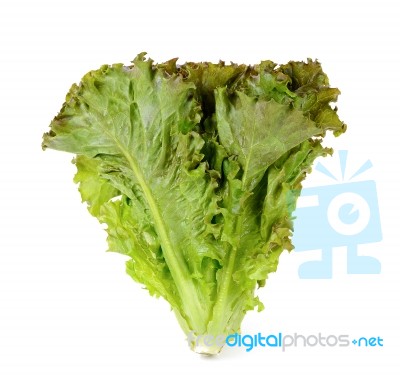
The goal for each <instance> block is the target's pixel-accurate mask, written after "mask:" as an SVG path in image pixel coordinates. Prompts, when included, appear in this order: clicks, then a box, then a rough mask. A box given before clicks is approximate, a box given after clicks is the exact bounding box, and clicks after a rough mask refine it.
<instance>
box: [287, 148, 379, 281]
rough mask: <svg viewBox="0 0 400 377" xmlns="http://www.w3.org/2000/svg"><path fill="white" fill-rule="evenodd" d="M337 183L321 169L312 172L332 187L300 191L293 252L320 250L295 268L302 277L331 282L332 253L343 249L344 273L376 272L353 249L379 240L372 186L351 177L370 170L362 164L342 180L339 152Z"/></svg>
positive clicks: (374, 264)
mask: <svg viewBox="0 0 400 377" xmlns="http://www.w3.org/2000/svg"><path fill="white" fill-rule="evenodd" d="M339 160H340V166H341V173H342V179H341V180H339V179H337V178H336V177H335V176H334V175H333V174H332V173H331V172H330V171H329V170H328V169H327V168H326V167H325V166H324V165H322V164H321V163H318V164H317V165H316V167H315V169H316V170H317V171H319V172H321V173H323V174H324V175H326V176H328V177H330V178H332V179H334V180H335V181H336V183H335V184H332V185H326V186H318V187H311V188H305V189H303V190H302V192H301V196H300V198H299V200H298V204H297V208H296V211H295V213H294V217H295V220H294V235H293V244H294V246H295V251H297V252H302V251H309V250H321V259H320V260H316V261H308V262H305V263H303V264H301V265H300V266H299V277H300V278H303V279H329V278H332V258H333V253H332V249H333V248H335V247H343V246H344V247H346V249H347V273H348V274H379V273H380V271H381V264H380V262H379V261H378V260H377V259H376V258H374V257H371V256H364V255H363V256H361V255H359V251H358V246H359V245H361V244H367V243H374V242H379V241H381V240H382V231H381V223H380V216H379V207H378V196H377V191H376V184H375V182H374V181H372V180H367V181H358V182H352V179H353V178H355V177H357V176H359V175H360V174H362V173H364V172H365V171H366V170H368V169H370V168H371V167H372V163H371V161H370V160H368V161H366V162H365V163H364V164H363V165H362V166H361V167H360V168H359V169H358V170H357V171H356V172H355V173H354V174H353V175H352V176H351V177H350V178H349V179H348V180H347V181H345V180H344V177H345V172H346V164H347V151H343V150H342V151H339Z"/></svg>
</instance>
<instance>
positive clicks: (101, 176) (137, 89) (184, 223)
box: [43, 54, 345, 353]
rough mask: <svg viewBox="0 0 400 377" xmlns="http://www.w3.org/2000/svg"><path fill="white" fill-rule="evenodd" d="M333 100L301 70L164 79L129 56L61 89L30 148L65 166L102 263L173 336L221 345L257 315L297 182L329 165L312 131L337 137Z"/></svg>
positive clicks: (201, 69)
mask: <svg viewBox="0 0 400 377" xmlns="http://www.w3.org/2000/svg"><path fill="white" fill-rule="evenodd" d="M338 94H339V92H338V90H337V89H334V88H330V87H329V84H328V80H327V77H326V75H325V74H324V73H323V71H322V69H321V66H320V64H319V63H318V62H313V61H310V60H309V61H308V62H307V63H303V62H290V63H288V64H287V65H284V66H280V67H277V66H276V65H275V64H274V63H273V62H270V61H264V62H261V63H260V64H259V65H256V66H246V65H236V64H231V65H225V64H224V63H223V62H220V63H218V64H212V63H200V64H196V63H186V64H184V65H181V66H178V65H177V64H176V59H172V60H170V61H168V62H166V63H162V64H158V65H157V64H154V63H153V61H152V60H146V59H145V55H144V54H140V55H138V56H137V58H136V59H135V60H134V61H133V65H131V66H128V67H126V66H123V65H122V64H115V65H112V66H108V65H104V66H102V67H101V68H100V69H99V70H96V71H91V72H89V73H88V74H86V75H85V76H84V77H83V79H82V81H81V82H80V84H79V85H73V86H72V87H71V89H70V91H69V93H68V94H67V97H66V102H65V103H64V105H63V107H62V109H61V111H60V113H59V114H58V115H57V116H56V117H55V118H54V120H53V121H52V122H51V125H50V127H51V129H50V131H49V132H48V133H46V134H45V135H44V136H43V148H52V149H57V150H63V151H67V152H71V153H73V154H75V155H76V157H75V159H74V162H75V164H76V167H77V173H76V176H75V182H76V183H79V190H80V193H81V196H82V200H83V201H84V202H86V203H87V205H88V209H89V211H90V213H91V214H92V215H93V216H95V217H97V218H98V219H99V221H100V222H101V223H104V224H106V225H107V229H106V230H107V233H108V238H107V240H108V245H109V250H110V251H114V252H119V253H122V254H125V255H127V256H128V257H129V258H130V259H129V260H128V262H127V272H128V274H129V275H130V276H131V277H132V278H133V279H134V280H135V281H137V282H139V283H141V284H143V285H144V286H145V287H146V288H147V289H148V291H149V293H150V294H152V295H154V296H156V297H160V296H161V297H163V298H164V299H165V300H167V301H168V302H169V303H170V305H171V307H172V309H173V311H174V312H175V314H176V316H177V319H178V321H179V323H180V325H181V327H182V329H183V330H184V332H185V333H187V334H188V333H192V334H195V335H197V336H199V335H205V334H208V335H213V336H215V337H216V336H218V335H225V336H226V335H228V334H232V333H234V332H237V331H239V330H240V325H241V322H242V320H243V317H244V315H245V313H246V311H248V310H252V309H254V308H255V307H258V309H259V310H261V309H262V308H263V305H262V303H261V302H260V301H259V299H258V297H257V296H256V295H255V291H256V288H257V287H260V286H264V285H265V281H266V279H267V277H268V274H269V273H271V272H274V271H276V268H277V264H278V260H279V255H280V254H281V252H282V251H283V250H285V249H286V250H291V249H292V244H291V241H290V238H291V235H292V230H293V224H292V212H293V211H294V209H295V203H296V199H297V197H298V195H299V194H300V190H301V182H302V180H303V179H304V178H305V176H306V174H307V173H308V172H310V169H311V166H312V163H313V161H314V160H315V158H317V157H319V156H324V155H326V154H328V153H332V151H331V150H330V149H327V148H324V147H322V145H321V141H322V137H323V136H324V135H325V133H326V131H327V130H331V131H333V132H334V134H335V135H339V134H341V133H342V132H344V131H345V125H344V123H343V122H341V121H340V120H339V118H338V117H337V114H336V109H332V107H331V106H330V103H331V102H333V101H336V99H337V96H338ZM191 345H192V347H193V348H196V343H195V342H193V343H192V344H191ZM219 348H220V347H218V346H214V347H209V348H208V349H207V350H206V352H207V353H216V352H218V351H219Z"/></svg>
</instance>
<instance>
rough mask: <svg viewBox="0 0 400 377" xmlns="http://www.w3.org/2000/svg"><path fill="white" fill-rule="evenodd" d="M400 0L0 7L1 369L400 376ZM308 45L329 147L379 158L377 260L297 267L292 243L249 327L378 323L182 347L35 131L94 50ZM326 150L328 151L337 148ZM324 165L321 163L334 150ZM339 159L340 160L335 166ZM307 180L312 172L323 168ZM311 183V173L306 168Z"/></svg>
mask: <svg viewBox="0 0 400 377" xmlns="http://www.w3.org/2000/svg"><path fill="white" fill-rule="evenodd" d="M395 4H396V2H395V1H386V0H379V1H350V0H349V1H335V2H328V1H310V0H303V1H293V0H292V1H289V0H286V1H283V2H278V1H273V2H268V1H251V0H246V1H217V0H214V1H205V0H204V1H177V0H170V1H161V0H152V1H148V2H145V1H137V2H134V1H120V0H113V1H93V2H91V1H74V0H70V1H53V2H50V1H48V2H46V1H18V0H14V1H7V0H3V1H1V3H0V42H1V43H0V67H1V69H0V145H1V148H0V158H1V159H0V164H1V165H0V180H1V181H0V190H1V191H0V376H6V377H11V376H41V377H45V376H60V377H62V376H77V377H80V376H96V377H100V376H112V377H119V376H153V375H154V376H155V375H161V374H166V375H174V376H184V375H185V376H205V375H209V376H217V375H228V374H229V375H231V376H239V375H240V376H242V375H257V376H274V377H275V376H306V375H307V376H338V375H343V376H353V375H355V376H399V375H400V361H399V360H400V357H399V356H400V347H399V343H400V332H399V327H398V319H399V315H400V310H399V286H400V273H399V267H400V265H399V252H400V250H399V241H398V235H399V230H398V224H399V220H398V218H399V217H398V216H399V215H398V210H399V205H398V203H399V200H398V192H399V178H398V174H399V168H398V166H399V157H398V153H399V140H400V139H399V137H398V134H399V132H398V130H399V126H400V125H399V115H398V108H399V102H398V101H399V100H398V90H399V89H398V88H399V76H398V75H399V68H398V67H399V63H400V62H399V56H398V51H399V38H398V35H399V32H400V30H399V21H398V19H399V16H400V14H399V11H398V10H397V8H396V7H395ZM141 51H147V52H148V53H149V56H150V57H152V58H153V59H154V60H155V61H157V62H161V61H163V60H166V59H169V58H172V57H180V59H181V60H180V61H181V62H184V61H187V60H192V61H201V60H211V61H214V62H217V61H218V60H219V59H222V60H226V61H234V62H238V63H241V62H245V63H257V62H259V61H260V60H262V59H271V60H274V61H275V62H277V63H286V62H287V61H289V60H291V59H293V60H303V59H306V58H307V57H311V58H318V59H319V61H320V62H321V63H322V65H323V68H324V70H325V71H326V72H327V73H328V75H329V77H330V80H331V84H332V86H336V87H339V88H340V89H341V91H342V95H341V96H340V99H339V102H338V106H339V114H340V116H341V118H342V119H343V120H345V121H346V123H347V124H348V126H349V129H348V132H347V133H346V134H345V135H343V136H342V137H340V138H338V139H333V138H329V140H328V141H327V145H332V146H334V147H335V148H336V149H349V159H350V157H351V158H352V164H354V167H358V165H360V164H361V163H362V162H364V161H365V160H366V159H371V161H372V162H373V164H374V169H371V170H370V171H369V172H368V173H366V176H365V177H368V178H371V179H375V180H376V182H377V187H378V194H379V205H380V210H381V221H382V228H383V237H384V238H383V241H382V242H380V243H378V244H374V245H365V246H364V249H363V252H365V253H366V254H369V255H374V256H376V257H378V258H379V260H380V261H381V263H382V274H380V275H375V276H372V275H364V276H354V275H353V276H350V275H347V274H346V266H345V263H346V259H345V254H344V251H343V250H336V251H335V258H334V277H333V279H331V280H318V281H310V280H301V279H299V278H298V276H297V268H298V266H299V264H300V263H301V262H302V261H305V260H309V259H310V258H311V259H312V257H310V256H307V255H306V254H304V253H297V254H296V253H292V254H290V255H288V254H285V255H283V256H282V258H281V263H280V267H279V270H278V273H277V274H274V275H273V276H271V278H270V280H269V282H268V284H267V287H266V288H265V289H264V290H262V291H260V296H261V299H262V300H263V301H264V303H265V305H266V310H265V311H264V312H262V313H260V314H257V313H250V314H249V315H248V316H247V318H246V319H245V321H244V323H243V332H245V333H253V332H258V331H261V332H264V333H270V332H279V331H282V332H285V333H293V332H298V333H306V334H313V333H318V332H323V333H324V334H327V335H329V334H341V333H343V334H350V335H354V336H381V337H383V338H384V347H381V348H366V349H357V348H352V347H348V348H333V349H332V348H326V347H325V348H305V349H304V348H297V349H294V348H293V349H289V350H288V351H287V352H285V353H283V352H282V351H281V350H278V349H255V350H253V351H252V352H250V353H246V352H244V350H243V349H226V350H225V351H224V352H223V353H222V354H221V355H220V356H218V357H215V358H211V359H210V358H205V357H201V356H199V355H197V354H194V353H193V352H191V351H189V349H188V347H187V345H186V344H185V337H184V335H183V333H182V332H181V330H180V328H179V327H178V325H177V323H176V320H175V318H174V317H173V314H172V313H171V312H170V311H169V307H168V305H167V304H166V303H164V302H162V301H161V300H156V299H154V298H151V297H150V296H149V295H148V294H147V292H146V291H145V290H144V289H142V288H141V287H140V286H139V285H137V284H135V283H133V282H132V281H131V279H130V278H129V277H128V276H127V275H126V274H125V272H124V258H123V257H122V256H120V255H117V254H111V253H105V252H104V250H105V249H106V242H105V232H104V231H103V230H102V228H101V226H100V225H99V224H98V223H97V221H96V220H95V219H94V218H92V217H91V216H90V215H89V214H88V213H87V211H86V209H85V206H84V205H82V204H81V203H80V197H79V193H78V191H77V189H76V187H75V185H74V184H73V183H72V176H73V174H74V171H75V170H74V166H73V165H72V164H71V163H70V161H71V157H72V156H70V155H68V154H65V153H60V152H55V151H47V152H42V151H41V147H40V144H41V136H42V133H43V132H45V131H47V127H48V124H49V122H50V120H51V119H52V117H53V116H54V115H55V114H56V113H57V112H58V110H59V109H60V107H61V104H62V103H63V101H64V96H65V94H66V92H67V90H68V89H69V87H70V85H71V84H72V83H73V82H78V81H79V79H80V78H81V77H82V75H83V74H84V73H86V72H87V71H88V70H91V69H95V68H98V67H99V66H100V65H101V64H104V63H114V62H123V63H126V64H128V63H129V62H130V60H132V59H133V58H134V57H135V55H136V54H137V53H139V52H141ZM331 161H333V159H332V160H331ZM326 163H327V164H328V165H329V161H328V162H326ZM332 166H333V165H332ZM310 179H311V180H312V179H314V180H318V177H317V173H314V174H313V175H312V176H311V177H310ZM310 182H311V181H310Z"/></svg>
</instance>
